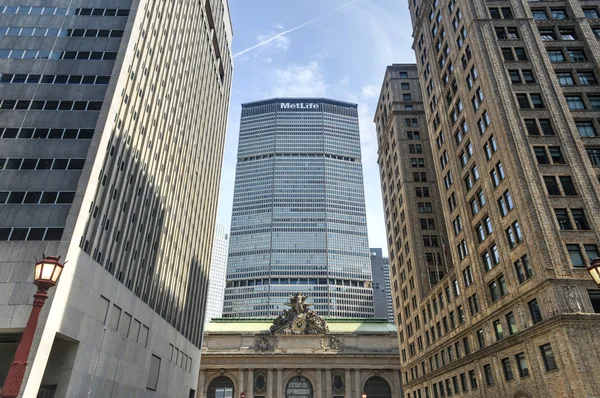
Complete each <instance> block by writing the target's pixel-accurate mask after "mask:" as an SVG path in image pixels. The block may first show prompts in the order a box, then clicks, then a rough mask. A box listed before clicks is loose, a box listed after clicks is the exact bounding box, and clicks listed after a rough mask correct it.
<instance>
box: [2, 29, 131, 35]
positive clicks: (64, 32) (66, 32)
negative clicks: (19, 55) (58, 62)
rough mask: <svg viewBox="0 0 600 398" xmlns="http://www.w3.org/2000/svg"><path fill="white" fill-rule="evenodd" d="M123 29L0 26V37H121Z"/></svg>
mask: <svg viewBox="0 0 600 398" xmlns="http://www.w3.org/2000/svg"><path fill="white" fill-rule="evenodd" d="M124 32H125V31H124V30H123V29H55V28H29V27H20V26H0V36H38V37H123V33H124Z"/></svg>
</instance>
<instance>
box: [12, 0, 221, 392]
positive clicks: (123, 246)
mask: <svg viewBox="0 0 600 398" xmlns="http://www.w3.org/2000/svg"><path fill="white" fill-rule="evenodd" d="M87 3H89V4H90V6H89V8H81V7H80V6H73V5H72V4H73V3H72V2H71V1H66V0H56V1H53V2H51V4H49V3H48V2H39V1H38V2H35V1H34V2H27V4H28V5H27V6H25V5H22V6H19V5H18V4H19V2H15V3H14V4H16V5H14V6H13V5H8V6H4V5H3V6H0V72H1V73H2V76H1V78H0V93H1V94H0V95H1V98H0V100H1V104H0V135H1V137H2V138H1V139H0V144H1V145H0V191H1V192H0V207H1V213H2V215H3V216H2V217H0V252H1V253H2V261H1V262H0V274H1V275H10V277H8V276H7V277H2V278H0V292H1V293H0V296H1V297H2V298H1V299H0V314H2V315H0V333H1V335H2V340H3V341H13V342H14V344H13V346H12V347H9V346H6V345H4V347H8V349H7V350H8V351H7V352H6V355H4V353H3V355H1V356H0V357H1V358H2V366H1V367H0V369H2V370H3V371H4V369H5V366H6V363H7V362H9V361H10V359H11V358H12V354H13V353H14V346H16V342H18V341H19V339H20V336H19V333H18V331H20V330H22V329H23V327H24V326H25V322H26V320H27V314H28V313H29V310H30V308H31V307H30V304H31V301H32V295H33V293H34V289H35V288H34V286H33V284H32V283H31V280H32V274H33V258H34V256H38V257H41V256H42V253H46V254H51V255H61V256H62V259H63V260H67V264H66V266H65V269H64V271H63V274H62V276H61V280H60V282H59V284H58V286H57V288H56V289H53V291H52V292H51V298H50V300H49V301H48V302H47V304H46V306H45V311H44V312H43V313H42V317H41V319H40V324H39V326H38V329H37V334H36V338H35V342H34V347H33V350H32V351H31V355H30V357H29V361H28V362H29V365H28V374H27V377H26V382H25V383H24V385H23V387H22V391H23V393H24V394H25V396H28V397H32V396H36V395H37V393H38V389H40V385H41V386H42V389H41V391H42V392H44V393H47V394H52V393H55V394H56V396H72V397H75V396H78V397H80V396H91V397H95V396H111V397H117V396H135V395H146V394H150V395H161V396H178V397H183V396H186V397H187V396H191V395H190V394H191V393H193V391H192V390H195V389H196V386H197V375H198V369H199V359H200V358H199V357H200V349H199V347H200V342H201V336H202V330H203V324H204V322H203V321H204V318H203V314H204V307H205V299H206V294H207V290H208V272H209V264H210V254H211V249H212V241H213V236H214V225H215V217H216V209H217V199H218V186H219V179H220V168H221V163H222V154H223V146H224V136H225V124H226V120H227V109H228V103H229V93H230V86H231V75H232V61H231V49H230V43H231V37H232V31H231V25H230V20H229V11H228V5H227V2H226V1H225V0H223V1H220V0H207V1H201V2H172V1H156V0H149V1H143V2H138V1H131V0H129V1H127V0H123V1H119V2H99V1H95V2H87ZM21 4H24V3H23V2H21ZM78 4H79V3H78ZM30 5H32V6H30ZM4 377H5V374H2V375H0V383H1V382H2V381H4ZM152 391H156V393H152Z"/></svg>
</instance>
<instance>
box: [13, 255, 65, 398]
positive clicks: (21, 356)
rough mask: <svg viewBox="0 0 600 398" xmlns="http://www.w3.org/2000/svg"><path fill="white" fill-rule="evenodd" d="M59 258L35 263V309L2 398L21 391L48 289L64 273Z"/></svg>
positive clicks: (14, 395)
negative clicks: (36, 288)
mask: <svg viewBox="0 0 600 398" xmlns="http://www.w3.org/2000/svg"><path fill="white" fill-rule="evenodd" d="M59 259H60V256H59V257H53V256H48V257H46V256H44V258H43V259H42V260H41V261H37V258H36V261H37V262H36V263H35V271H34V273H33V284H34V285H36V286H37V287H38V290H37V292H36V293H35V294H34V295H33V297H34V298H33V308H31V313H30V314H29V320H28V321H27V325H26V326H25V330H24V331H23V336H22V337H21V341H20V342H19V346H18V347H17V352H16V353H15V358H14V360H13V362H12V364H11V365H10V369H9V370H8V375H7V376H6V380H5V381H4V387H3V388H2V398H16V397H17V396H18V395H19V391H20V390H21V384H22V383H23V377H24V376H25V368H26V367H27V358H28V357H29V351H31V343H32V342H33V335H34V334H35V329H36V328H37V323H38V318H39V316H40V312H41V310H42V307H43V306H44V303H45V302H46V299H47V298H48V289H50V288H51V287H53V286H56V283H57V282H58V278H59V277H60V274H61V272H62V269H63V267H64V264H61V263H60V262H59Z"/></svg>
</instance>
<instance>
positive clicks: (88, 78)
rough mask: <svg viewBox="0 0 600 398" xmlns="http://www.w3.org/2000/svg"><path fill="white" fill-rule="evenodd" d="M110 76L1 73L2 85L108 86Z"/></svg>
mask: <svg viewBox="0 0 600 398" xmlns="http://www.w3.org/2000/svg"><path fill="white" fill-rule="evenodd" d="M109 80H110V76H94V75H25V74H22V75H21V74H19V75H13V74H10V73H0V83H13V84H14V83H27V84H37V83H43V84H108V82H109Z"/></svg>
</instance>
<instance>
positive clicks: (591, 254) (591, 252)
mask: <svg viewBox="0 0 600 398" xmlns="http://www.w3.org/2000/svg"><path fill="white" fill-rule="evenodd" d="M583 248H584V249H585V254H586V256H587V257H588V259H589V260H590V262H591V261H592V260H594V259H595V258H597V257H600V256H599V255H598V246H596V245H583Z"/></svg>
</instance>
